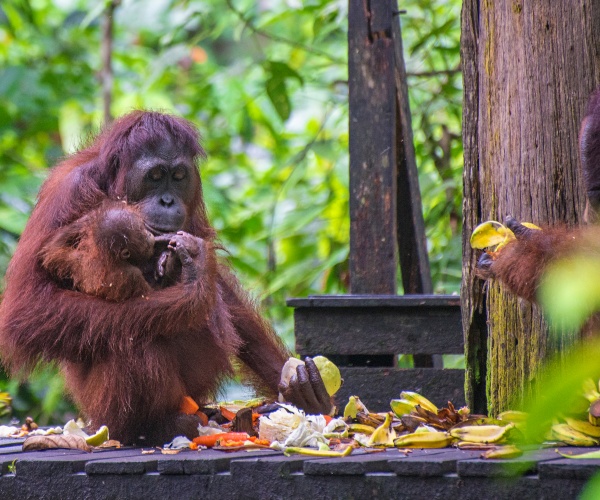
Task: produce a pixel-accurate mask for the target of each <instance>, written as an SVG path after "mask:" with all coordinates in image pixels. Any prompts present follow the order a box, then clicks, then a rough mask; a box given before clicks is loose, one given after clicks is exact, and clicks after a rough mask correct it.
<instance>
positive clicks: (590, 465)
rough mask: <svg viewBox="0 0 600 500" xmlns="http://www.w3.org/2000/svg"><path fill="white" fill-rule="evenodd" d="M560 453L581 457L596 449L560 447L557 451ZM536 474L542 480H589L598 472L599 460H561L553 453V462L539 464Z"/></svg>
mask: <svg viewBox="0 0 600 500" xmlns="http://www.w3.org/2000/svg"><path fill="white" fill-rule="evenodd" d="M558 450H559V451H560V452H561V453H564V454H568V455H581V454H582V453H588V452H590V451H597V448H573V447H562V448H559V449H558ZM537 470H538V474H539V475H540V478H542V479H583V480H587V479H590V478H591V477H592V476H593V475H595V474H596V473H597V472H598V471H599V470H600V459H593V460H590V459H579V458H578V459H573V458H563V457H561V456H560V455H559V454H558V453H554V460H548V461H545V462H540V463H539V464H538V469H537Z"/></svg>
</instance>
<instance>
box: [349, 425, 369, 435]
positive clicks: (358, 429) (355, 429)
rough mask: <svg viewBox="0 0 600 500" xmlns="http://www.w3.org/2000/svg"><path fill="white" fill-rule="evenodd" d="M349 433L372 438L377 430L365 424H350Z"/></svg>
mask: <svg viewBox="0 0 600 500" xmlns="http://www.w3.org/2000/svg"><path fill="white" fill-rule="evenodd" d="M348 432H349V433H350V434H353V433H354V434H356V433H358V434H366V435H368V436H370V435H371V434H373V433H374V432H375V428H374V427H371V426H370V425H364V424H350V425H349V426H348Z"/></svg>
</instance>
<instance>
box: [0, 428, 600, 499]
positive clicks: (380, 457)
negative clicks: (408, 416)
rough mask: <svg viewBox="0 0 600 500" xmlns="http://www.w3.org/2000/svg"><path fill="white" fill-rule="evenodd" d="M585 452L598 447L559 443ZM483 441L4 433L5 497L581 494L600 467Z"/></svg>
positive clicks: (1, 469)
mask: <svg viewBox="0 0 600 500" xmlns="http://www.w3.org/2000/svg"><path fill="white" fill-rule="evenodd" d="M560 451H562V452H563V453H582V452H585V451H590V448H585V449H584V448H560ZM480 455H481V452H480V451H463V450H456V449H451V448H447V449H438V450H413V451H412V452H411V453H408V454H405V453H402V452H400V451H399V450H396V449H389V450H386V451H383V452H378V453H364V452H362V453H361V452H360V450H356V451H355V453H353V454H352V455H351V456H349V457H344V458H312V457H305V456H299V455H292V456H290V457H286V456H284V455H283V454H282V453H281V452H276V451H271V450H261V451H252V452H232V453H226V452H221V451H214V450H202V451H200V452H197V451H182V452H180V453H179V454H177V455H162V454H161V453H160V451H159V450H156V452H155V453H154V454H151V455H144V454H142V450H141V449H139V448H123V449H119V450H102V451H94V452H92V453H85V452H80V451H78V450H45V451H32V452H22V451H21V442H20V440H9V439H2V440H0V474H1V475H0V497H1V498H2V499H3V500H12V499H15V500H23V499H38V498H39V499H60V500H69V499H86V500H95V499H117V498H119V499H120V498H164V499H169V498H175V499H177V500H185V499H189V498H218V499H220V500H225V499H229V498H231V499H261V500H266V499H287V498H332V499H338V498H339V499H359V498H360V499H362V498H390V499H392V498H403V499H404V498H406V499H411V498H415V499H422V498H461V499H465V500H468V499H471V498H472V499H477V500H480V499H482V498H494V499H510V500H512V499H514V498H519V499H520V500H527V499H536V500H537V499H543V498H547V499H552V500H559V499H569V500H570V499H573V498H576V497H577V495H578V493H579V492H581V490H582V489H583V487H584V485H585V483H586V482H587V480H588V479H589V478H590V477H592V476H593V475H594V474H595V473H596V472H598V471H599V470H600V460H573V459H568V458H562V457H561V456H560V455H558V454H557V453H556V452H555V451H554V449H544V450H537V451H530V452H526V453H525V454H524V455H523V456H522V457H520V458H517V459H512V460H484V459H481V458H479V457H480Z"/></svg>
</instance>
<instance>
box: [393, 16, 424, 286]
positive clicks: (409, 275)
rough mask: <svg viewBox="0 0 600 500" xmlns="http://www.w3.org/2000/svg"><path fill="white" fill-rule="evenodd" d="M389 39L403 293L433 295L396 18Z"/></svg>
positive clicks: (399, 251)
mask: <svg viewBox="0 0 600 500" xmlns="http://www.w3.org/2000/svg"><path fill="white" fill-rule="evenodd" d="M392 39H393V41H394V55H395V60H396V64H395V66H394V76H395V81H396V164H397V165H398V172H397V175H398V183H397V186H398V187H397V190H398V192H397V197H396V213H397V218H398V222H397V228H398V231H397V238H398V253H399V254H400V269H401V270H402V285H403V287H404V293H417V294H421V293H423V294H429V293H433V286H432V284H431V272H430V270H429V257H428V255H427V239H426V238H425V222H424V220H423V207H422V205H421V190H420V189H419V173H418V171H417V161H416V159H415V147H414V144H413V133H412V121H411V115H410V104H409V101H408V85H407V84H406V66H405V64H404V52H403V48H402V32H401V29H400V23H399V22H398V19H397V18H394V20H393V22H392Z"/></svg>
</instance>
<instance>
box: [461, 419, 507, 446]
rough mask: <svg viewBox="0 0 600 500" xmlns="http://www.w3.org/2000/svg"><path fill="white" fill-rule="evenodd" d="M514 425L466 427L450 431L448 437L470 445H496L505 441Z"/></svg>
mask: <svg viewBox="0 0 600 500" xmlns="http://www.w3.org/2000/svg"><path fill="white" fill-rule="evenodd" d="M514 427H515V424H513V423H509V424H508V425H505V426H499V425H466V426H463V427H458V428H456V427H455V428H452V429H450V435H451V436H452V437H455V438H456V439H460V440H461V441H468V442H470V443H483V444H490V443H498V442H500V441H502V440H503V439H505V438H506V437H507V436H508V434H509V432H510V431H512V429H514Z"/></svg>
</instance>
